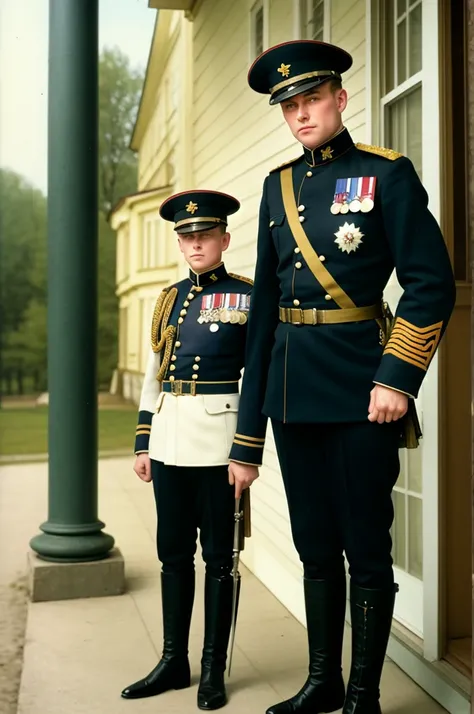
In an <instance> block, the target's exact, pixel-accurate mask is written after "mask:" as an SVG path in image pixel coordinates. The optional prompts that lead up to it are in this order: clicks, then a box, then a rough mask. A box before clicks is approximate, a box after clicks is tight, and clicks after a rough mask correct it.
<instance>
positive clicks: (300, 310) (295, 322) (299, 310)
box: [286, 307, 304, 325]
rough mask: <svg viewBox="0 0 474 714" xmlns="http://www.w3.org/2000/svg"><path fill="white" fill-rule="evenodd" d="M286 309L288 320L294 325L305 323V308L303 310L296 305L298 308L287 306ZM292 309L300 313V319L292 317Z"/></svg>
mask: <svg viewBox="0 0 474 714" xmlns="http://www.w3.org/2000/svg"><path fill="white" fill-rule="evenodd" d="M286 309H287V310H288V322H290V323H291V324H292V325H304V315H303V310H302V309H301V308H300V307H296V308H291V307H287V308H286ZM292 310H293V311H294V312H299V314H300V319H299V320H293V319H292V317H291V316H292Z"/></svg>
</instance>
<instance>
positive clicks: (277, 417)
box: [229, 41, 455, 714]
mask: <svg viewBox="0 0 474 714" xmlns="http://www.w3.org/2000/svg"><path fill="white" fill-rule="evenodd" d="M351 64H352V58H351V57H350V55H348V54H347V52H345V51H344V50H342V49H340V48H338V47H335V46H332V45H328V44H325V43H320V42H315V41H296V42H287V43H284V44H282V45H278V46H276V47H272V48H271V49H269V50H267V51H266V52H264V53H263V54H262V55H260V57H258V58H257V60H256V61H255V62H254V64H253V65H252V67H251V68H250V71H249V76H248V81H249V84H250V86H251V88H252V89H254V90H255V91H257V92H260V93H263V94H270V95H271V98H270V104H280V106H281V108H282V111H283V117H284V119H285V120H286V122H287V124H288V126H289V128H290V130H291V132H292V133H293V135H294V136H295V138H296V139H297V140H298V141H299V142H300V143H301V144H302V145H303V154H302V155H300V156H299V157H298V158H296V159H294V160H293V161H290V162H288V163H287V164H286V165H284V166H280V167H277V168H276V169H275V170H273V171H271V172H270V174H269V175H268V176H267V178H266V179H265V182H264V187H263V197H262V202H261V207H260V218H259V234H258V248H257V251H258V257H257V266H256V273H255V284H254V288H253V291H252V307H251V310H250V315H249V329H248V342H247V353H246V363H245V375H244V381H243V386H242V391H241V401H240V409H239V419H238V425H237V433H236V437H235V440H234V444H233V447H232V450H231V454H230V457H231V464H230V466H229V472H230V481H231V482H235V483H236V484H237V491H238V489H239V488H240V486H248V485H249V484H250V483H251V482H252V481H253V480H254V479H255V478H256V477H257V475H258V468H257V467H258V465H260V464H261V463H262V454H263V447H264V439H265V429H266V422H267V418H270V419H271V421H272V427H273V434H274V437H275V442H276V447H277V452H278V457H279V461H280V467H281V471H282V476H283V481H284V485H285V490H286V495H287V500H288V506H289V512H290V519H291V527H292V534H293V539H294V543H295V546H296V549H297V551H298V554H299V557H300V559H301V561H302V563H303V567H304V594H305V604H306V616H307V627H308V640H309V660H310V665H309V676H308V679H307V681H306V683H305V684H304V686H303V688H302V689H301V691H300V692H298V693H297V694H296V695H295V696H294V697H292V698H291V699H290V700H288V701H285V702H282V703H279V704H276V705H274V706H272V707H270V709H269V710H268V714H290V713H291V714H293V713H297V712H311V714H316V713H317V712H330V711H333V710H336V709H339V708H341V707H343V706H344V714H356V713H357V714H378V713H379V712H380V705H379V682H380V676H381V672H382V666H383V661H384V656H385V652H386V647H387V642H388V638H389V633H390V627H391V621H392V614H393V608H394V599H395V593H396V591H397V589H398V587H397V585H396V584H395V583H394V579H393V569H392V558H391V538H390V527H391V524H392V520H393V506H392V500H391V492H392V488H393V486H394V484H395V482H396V480H397V477H398V473H399V460H398V449H399V446H400V443H401V441H400V437H401V432H405V430H406V427H407V426H408V424H409V422H408V417H410V420H411V423H412V424H413V423H415V424H416V423H417V422H416V419H415V418H414V415H413V407H414V403H413V398H415V397H416V396H417V395H418V392H419V389H420V386H421V383H422V381H423V378H424V376H425V374H426V371H427V368H428V366H429V364H430V362H431V360H432V357H433V355H434V353H435V350H436V348H437V345H438V343H439V340H440V338H441V337H442V335H443V333H444V331H445V329H446V325H447V322H448V319H449V317H450V314H451V311H452V308H453V305H454V299H455V287H454V281H453V275H452V270H451V265H450V261H449V258H448V254H447V251H446V248H445V244H444V242H443V238H442V235H441V233H440V230H439V227H438V225H437V223H436V221H435V219H434V218H433V216H432V215H431V213H430V212H429V210H428V208H427V194H426V191H425V189H424V188H423V186H422V184H421V182H420V180H419V178H418V176H417V174H416V172H415V169H414V167H413V165H412V163H411V161H410V160H409V159H408V158H406V157H404V156H402V155H401V154H398V153H396V152H395V151H391V150H388V149H383V148H378V147H373V146H366V145H360V144H354V143H353V140H352V138H351V136H350V134H349V132H348V131H347V129H345V128H344V126H343V123H342V118H341V116H342V113H343V111H344V109H345V108H346V103H347V95H346V91H345V90H344V89H343V88H342V85H341V75H342V73H343V72H345V71H347V70H348V69H349V67H350V66H351ZM434 150H435V149H434ZM394 269H396V271H397V277H398V280H399V283H400V285H401V287H402V288H403V295H402V297H401V299H400V302H399V304H398V308H397V311H396V315H395V321H394V323H393V321H392V319H391V317H390V316H389V315H388V314H387V311H386V309H385V308H384V307H383V305H382V295H383V291H384V289H385V286H386V285H387V282H388V280H389V278H390V275H391V273H392V271H393V270H394ZM390 328H391V332H390ZM407 412H408V413H407ZM405 415H407V416H405ZM415 436H416V434H415ZM416 441H417V440H415V442H416ZM410 446H413V443H412V444H410ZM344 551H345V554H346V556H347V560H348V563H349V573H350V577H351V585H350V604H351V618H352V667H351V672H350V677H349V683H348V688H347V692H346V691H345V688H344V682H343V679H342V672H341V652H342V639H343V630H344V614H345V602H346V591H345V568H344V559H343V552H344Z"/></svg>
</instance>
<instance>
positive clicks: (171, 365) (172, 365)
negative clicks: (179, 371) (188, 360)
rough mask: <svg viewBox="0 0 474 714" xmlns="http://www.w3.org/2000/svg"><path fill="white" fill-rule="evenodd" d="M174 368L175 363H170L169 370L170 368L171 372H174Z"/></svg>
mask: <svg viewBox="0 0 474 714" xmlns="http://www.w3.org/2000/svg"><path fill="white" fill-rule="evenodd" d="M175 369H176V365H175V364H170V370H171V372H174V371H175Z"/></svg>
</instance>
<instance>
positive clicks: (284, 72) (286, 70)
mask: <svg viewBox="0 0 474 714" xmlns="http://www.w3.org/2000/svg"><path fill="white" fill-rule="evenodd" d="M290 67H291V64H284V63H283V62H282V63H281V67H278V69H277V72H280V74H281V76H282V77H289V76H290Z"/></svg>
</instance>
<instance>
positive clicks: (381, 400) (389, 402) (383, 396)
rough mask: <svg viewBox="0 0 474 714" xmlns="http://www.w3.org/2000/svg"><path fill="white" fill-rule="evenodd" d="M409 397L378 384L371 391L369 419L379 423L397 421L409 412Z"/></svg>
mask: <svg viewBox="0 0 474 714" xmlns="http://www.w3.org/2000/svg"><path fill="white" fill-rule="evenodd" d="M407 409H408V397H407V395H406V394H403V393H402V392H397V391H396V390H395V389H390V388H389V387H382V386H381V385H380V384H376V385H375V387H374V388H373V389H372V391H371V392H370V404H369V417H368V418H369V421H372V422H374V421H376V422H378V423H379V424H383V423H384V422H391V421H397V419H401V418H402V417H403V416H405V414H406V413H407Z"/></svg>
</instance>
